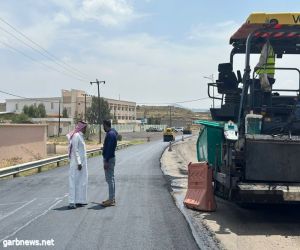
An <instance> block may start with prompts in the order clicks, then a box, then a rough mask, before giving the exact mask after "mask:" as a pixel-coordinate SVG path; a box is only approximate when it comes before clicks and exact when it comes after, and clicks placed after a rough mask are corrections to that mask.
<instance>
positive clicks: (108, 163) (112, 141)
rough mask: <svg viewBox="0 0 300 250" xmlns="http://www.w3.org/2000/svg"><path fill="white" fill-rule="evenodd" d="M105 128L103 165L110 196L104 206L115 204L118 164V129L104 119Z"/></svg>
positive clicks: (103, 203)
mask: <svg viewBox="0 0 300 250" xmlns="http://www.w3.org/2000/svg"><path fill="white" fill-rule="evenodd" d="M103 129H104V131H105V132H106V136H105V139H104V144H103V151H102V155H103V166H104V172H105V179H106V182H107V184H108V193H109V198H108V200H105V201H103V202H102V206H105V207H108V206H114V205H115V204H116V202H115V176H114V169H115V164H116V157H115V150H116V147H117V135H118V133H117V131H116V130H115V129H113V128H111V122H110V120H104V121H103Z"/></svg>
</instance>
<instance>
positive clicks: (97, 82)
mask: <svg viewBox="0 0 300 250" xmlns="http://www.w3.org/2000/svg"><path fill="white" fill-rule="evenodd" d="M93 83H96V84H97V86H98V124H99V144H101V118H100V116H101V104H100V86H99V85H100V83H103V84H105V81H99V80H98V79H96V81H95V82H90V84H91V85H93Z"/></svg>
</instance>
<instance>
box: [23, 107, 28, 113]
mask: <svg viewBox="0 0 300 250" xmlns="http://www.w3.org/2000/svg"><path fill="white" fill-rule="evenodd" d="M28 110H29V107H28V106H27V105H24V107H23V113H24V114H26V115H28Z"/></svg>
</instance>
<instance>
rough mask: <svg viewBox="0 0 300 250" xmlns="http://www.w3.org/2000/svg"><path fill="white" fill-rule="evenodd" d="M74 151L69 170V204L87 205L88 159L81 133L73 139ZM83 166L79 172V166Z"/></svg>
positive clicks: (76, 134) (72, 151)
mask: <svg viewBox="0 0 300 250" xmlns="http://www.w3.org/2000/svg"><path fill="white" fill-rule="evenodd" d="M71 143H72V150H71V156H70V170H69V203H75V204H76V203H81V204H86V203H87V185H88V171H87V157H86V147H85V142H84V139H83V134H82V133H81V132H78V133H75V134H74V135H73V137H72V141H71ZM79 164H81V165H82V169H81V170H78V165H79Z"/></svg>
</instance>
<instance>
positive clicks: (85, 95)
mask: <svg viewBox="0 0 300 250" xmlns="http://www.w3.org/2000/svg"><path fill="white" fill-rule="evenodd" d="M82 95H83V96H84V121H85V122H86V97H87V96H90V95H88V94H82Z"/></svg>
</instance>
